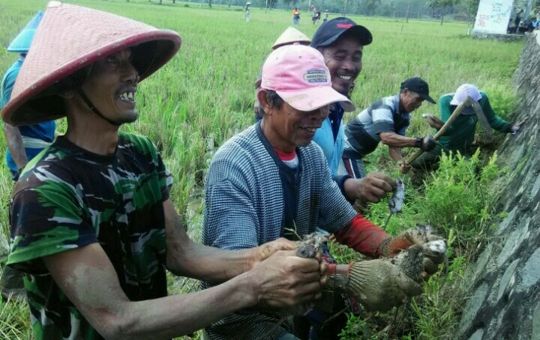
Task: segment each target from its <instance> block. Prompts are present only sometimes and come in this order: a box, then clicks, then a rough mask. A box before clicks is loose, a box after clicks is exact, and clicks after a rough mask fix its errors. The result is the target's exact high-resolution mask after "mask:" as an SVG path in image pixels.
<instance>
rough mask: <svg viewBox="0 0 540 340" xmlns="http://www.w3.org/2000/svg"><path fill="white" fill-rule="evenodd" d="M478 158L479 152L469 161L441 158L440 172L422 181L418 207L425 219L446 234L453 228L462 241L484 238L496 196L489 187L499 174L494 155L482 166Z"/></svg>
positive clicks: (464, 158) (449, 156)
mask: <svg viewBox="0 0 540 340" xmlns="http://www.w3.org/2000/svg"><path fill="white" fill-rule="evenodd" d="M479 155H480V153H479V151H477V152H476V153H475V154H474V155H473V156H471V157H470V158H467V157H464V156H461V155H459V154H458V155H455V156H454V155H444V156H443V157H442V158H441V163H440V164H441V166H440V169H439V171H437V172H436V173H434V174H432V175H431V178H430V180H429V181H426V182H425V196H424V199H423V200H422V203H421V205H422V207H423V209H424V210H425V212H424V216H425V218H426V220H427V221H429V222H430V223H432V224H434V225H437V226H440V227H441V228H442V230H444V232H445V234H446V235H448V233H449V230H450V228H452V229H454V230H455V231H456V234H457V235H459V240H460V241H462V242H469V241H474V240H475V239H477V238H479V237H480V238H483V237H485V232H486V227H487V226H489V222H490V220H491V214H492V212H493V203H494V199H495V197H496V196H495V195H493V194H491V193H490V192H489V185H490V183H491V182H492V181H493V180H494V179H495V178H497V177H498V176H499V175H500V170H499V169H498V167H497V165H496V164H495V160H496V158H497V155H496V154H495V155H494V156H493V158H492V159H491V160H490V161H489V162H488V163H487V164H485V165H483V164H482V160H481V159H480V157H479Z"/></svg>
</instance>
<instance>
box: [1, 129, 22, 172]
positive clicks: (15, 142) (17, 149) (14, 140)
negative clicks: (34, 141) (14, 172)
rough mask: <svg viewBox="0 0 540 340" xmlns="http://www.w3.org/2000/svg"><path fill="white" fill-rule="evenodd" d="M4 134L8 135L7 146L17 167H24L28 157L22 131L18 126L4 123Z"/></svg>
mask: <svg viewBox="0 0 540 340" xmlns="http://www.w3.org/2000/svg"><path fill="white" fill-rule="evenodd" d="M4 135H5V136H6V141H7V147H8V149H9V152H10V153H11V157H13V160H14V161H15V164H16V165H17V168H19V169H22V168H24V167H25V166H26V164H27V163H28V159H27V158H26V151H25V150H24V145H23V140H22V136H21V131H20V130H19V128H18V127H16V126H13V125H10V124H8V123H4Z"/></svg>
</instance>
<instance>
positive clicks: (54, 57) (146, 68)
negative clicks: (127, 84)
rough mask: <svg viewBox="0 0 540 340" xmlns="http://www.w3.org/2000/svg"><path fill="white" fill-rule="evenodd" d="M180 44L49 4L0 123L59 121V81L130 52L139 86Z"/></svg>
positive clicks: (139, 26) (136, 25) (160, 33)
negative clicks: (138, 78)
mask: <svg viewBox="0 0 540 340" xmlns="http://www.w3.org/2000/svg"><path fill="white" fill-rule="evenodd" d="M180 44H181V40H180V36H179V35H178V34H177V33H176V32H174V31H170V30H159V29H157V28H155V27H152V26H150V25H146V24H143V23H141V22H138V21H135V20H131V19H127V18H125V17H121V16H118V15H114V14H110V13H106V12H102V11H98V10H94V9H90V8H86V7H80V6H74V5H68V4H63V3H61V2H58V1H51V2H49V4H48V6H47V9H46V11H45V14H44V15H43V19H42V21H41V24H40V25H39V27H38V29H37V32H36V35H35V36H34V40H33V42H32V46H31V47H30V50H29V52H28V55H27V57H26V59H25V61H24V63H23V65H22V67H21V70H20V73H19V75H18V77H17V80H16V82H15V86H14V89H13V92H12V95H11V100H10V101H9V103H8V104H7V105H6V107H4V109H3V111H2V118H3V119H4V121H6V122H7V123H9V124H12V125H29V124H35V123H39V122H43V121H47V120H52V119H56V118H60V117H63V116H65V114H66V113H65V110H64V106H63V101H62V99H61V98H60V96H58V91H55V88H56V86H55V84H57V83H58V81H60V80H62V79H64V78H66V77H67V76H69V75H71V74H73V73H75V72H76V71H78V70H81V69H82V68H84V67H86V66H88V65H90V64H92V63H94V62H95V61H97V60H99V59H102V58H104V57H105V56H107V55H110V54H112V53H115V52H118V51H122V50H124V49H126V48H130V47H131V48H132V53H131V54H132V59H133V60H132V63H133V66H134V67H135V68H136V69H137V71H138V72H139V75H140V77H141V80H143V79H145V78H147V77H148V76H149V75H151V74H152V73H154V72H155V71H157V70H158V69H159V68H160V67H161V66H163V65H164V64H165V63H167V62H168V61H169V60H170V59H171V58H172V57H173V56H174V55H175V54H176V52H177V51H178V49H179V48H180Z"/></svg>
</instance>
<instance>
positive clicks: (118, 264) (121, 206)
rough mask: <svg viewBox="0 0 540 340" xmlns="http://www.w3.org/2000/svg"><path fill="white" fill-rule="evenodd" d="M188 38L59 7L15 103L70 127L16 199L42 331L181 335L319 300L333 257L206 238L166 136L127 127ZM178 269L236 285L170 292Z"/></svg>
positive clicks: (17, 237)
mask: <svg viewBox="0 0 540 340" xmlns="http://www.w3.org/2000/svg"><path fill="white" fill-rule="evenodd" d="M179 48H180V37H179V36H178V34H177V33H176V32H173V31H168V30H158V29H156V28H154V27H152V26H148V25H146V24H143V23H141V22H137V21H133V20H130V19H127V18H123V17H120V16H116V15H112V14H108V13H104V12H101V11H97V10H93V9H88V8H84V7H80V6H73V5H68V4H62V3H59V2H50V3H49V5H48V8H47V10H46V11H45V14H44V17H43V20H42V22H41V24H40V27H39V29H38V30H37V32H36V36H35V39H34V45H33V47H32V49H31V50H30V51H29V53H28V56H27V58H26V60H25V63H24V64H23V67H22V68H21V72H20V74H19V78H18V79H17V83H16V85H15V88H14V89H13V94H12V98H11V101H10V102H9V103H8V105H7V106H6V107H5V108H4V109H3V111H2V118H3V119H4V121H6V122H7V123H9V124H12V125H15V126H18V125H27V124H35V123H38V122H41V121H45V120H51V119H55V118H59V117H62V116H66V117H67V123H68V124H67V125H68V128H67V132H66V134H65V136H62V137H58V138H57V139H56V141H55V142H54V143H53V144H52V145H51V146H50V147H48V148H47V149H45V150H44V151H43V152H42V153H41V154H40V155H38V156H37V157H36V158H34V159H33V160H32V161H31V162H30V163H29V164H28V165H27V167H26V168H25V170H24V171H23V173H22V174H21V178H20V179H19V181H18V183H17V185H16V187H15V190H14V194H13V199H12V204H11V206H10V224H11V237H12V247H11V252H10V254H9V257H8V263H7V264H8V265H10V266H12V267H14V268H16V269H19V270H21V271H24V272H26V273H27V276H26V278H25V286H26V289H27V293H28V302H29V305H30V312H31V319H32V327H33V330H34V335H35V337H36V339H61V338H65V339H67V338H69V339H101V338H107V339H109V338H111V339H112V338H114V339H116V338H126V339H139V338H151V339H170V338H172V337H176V336H180V335H183V334H187V333H191V332H193V331H195V330H197V329H200V328H203V327H205V326H206V325H208V324H210V323H211V322H215V321H216V320H219V319H220V318H223V317H224V316H226V315H228V314H230V313H231V312H234V311H236V310H239V309H242V308H247V307H251V306H254V305H256V304H259V303H262V302H264V303H265V304H267V305H269V306H289V305H293V304H296V303H299V302H304V301H307V300H312V299H313V298H316V297H317V296H319V290H320V286H321V283H323V282H324V279H325V276H321V273H324V271H325V266H324V265H321V264H320V262H319V261H318V260H317V259H313V258H312V259H304V258H299V257H297V256H295V251H294V250H293V249H294V248H295V247H296V246H295V245H294V244H293V243H292V242H290V241H287V240H285V239H280V240H276V241H275V242H272V243H266V244H264V245H262V246H261V247H257V248H253V249H250V250H243V251H224V250H219V249H216V248H211V247H207V246H203V245H200V244H195V243H194V242H192V241H191V240H190V239H189V237H188V236H187V234H186V233H185V231H184V227H183V225H182V222H181V220H182V219H181V217H180V216H179V215H178V214H177V213H176V211H175V209H174V207H173V205H172V202H171V200H170V199H169V190H170V187H171V185H172V176H171V173H170V172H169V171H168V170H167V168H166V167H165V165H164V163H163V160H162V159H161V157H160V155H159V153H158V152H157V150H156V148H155V146H154V145H153V144H152V143H151V142H150V141H149V140H148V139H147V138H146V137H143V136H136V135H133V134H129V133H121V132H119V131H118V129H119V127H120V126H121V125H122V124H124V123H129V122H133V121H135V120H136V119H137V116H138V113H137V111H136V110H135V98H136V94H137V85H138V83H139V82H140V81H142V80H144V79H145V78H147V77H148V76H150V75H151V74H152V73H154V72H156V71H157V70H158V69H159V68H160V67H162V66H163V65H164V64H165V63H167V62H168V61H169V60H170V59H171V58H172V57H173V56H174V55H175V53H176V52H177V51H178V49H179ZM280 249H289V250H288V251H283V250H280ZM165 269H168V270H170V271H171V272H172V273H174V274H176V275H184V276H190V277H194V278H198V279H204V280H209V281H212V282H217V283H219V282H224V281H227V280H229V281H227V282H226V283H224V284H221V285H218V286H216V287H215V288H212V289H210V290H207V291H205V292H198V293H193V294H186V295H182V296H171V297H166V296H167V280H166V271H165Z"/></svg>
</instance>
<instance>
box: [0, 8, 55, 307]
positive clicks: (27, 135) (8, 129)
mask: <svg viewBox="0 0 540 340" xmlns="http://www.w3.org/2000/svg"><path fill="white" fill-rule="evenodd" d="M42 17H43V12H41V11H39V12H38V13H37V14H36V15H35V16H34V17H33V18H32V20H30V21H29V22H28V24H26V26H25V27H24V29H23V30H22V31H21V32H20V33H19V35H17V37H15V39H13V41H12V42H11V44H10V45H9V46H8V48H7V51H8V52H13V53H20V55H19V59H18V60H17V61H15V62H14V63H13V65H11V67H10V68H9V69H8V70H7V72H6V74H5V75H4V77H3V79H2V88H1V89H0V110H1V109H3V108H4V106H6V105H7V103H8V102H9V100H10V99H11V92H12V91H13V87H14V85H15V80H16V78H17V76H18V75H19V71H20V69H21V66H22V64H23V62H24V60H25V58H26V54H27V53H28V51H29V50H30V45H31V43H32V40H33V38H34V34H35V33H36V29H37V27H38V25H39V23H40V22H41V18H42ZM3 130H4V136H5V138H6V142H7V152H6V163H7V167H8V169H9V172H10V174H11V178H12V179H13V180H14V181H17V179H18V178H19V174H20V173H21V171H22V169H24V167H25V166H26V164H28V162H29V161H30V160H31V159H32V158H34V157H35V156H36V155H37V154H39V153H40V152H41V151H42V150H43V149H44V148H46V147H47V146H49V145H50V144H51V142H52V141H53V140H54V134H55V130H56V123H55V121H54V120H49V121H46V122H43V123H39V124H33V125H25V126H18V127H16V126H13V125H11V124H8V123H4V129H3ZM0 287H2V297H3V298H4V299H7V297H8V296H9V295H10V294H13V295H14V296H17V297H23V296H24V284H23V280H22V274H21V273H19V272H18V271H16V270H14V269H11V268H10V267H5V268H4V272H3V274H2V279H1V281H0Z"/></svg>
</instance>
